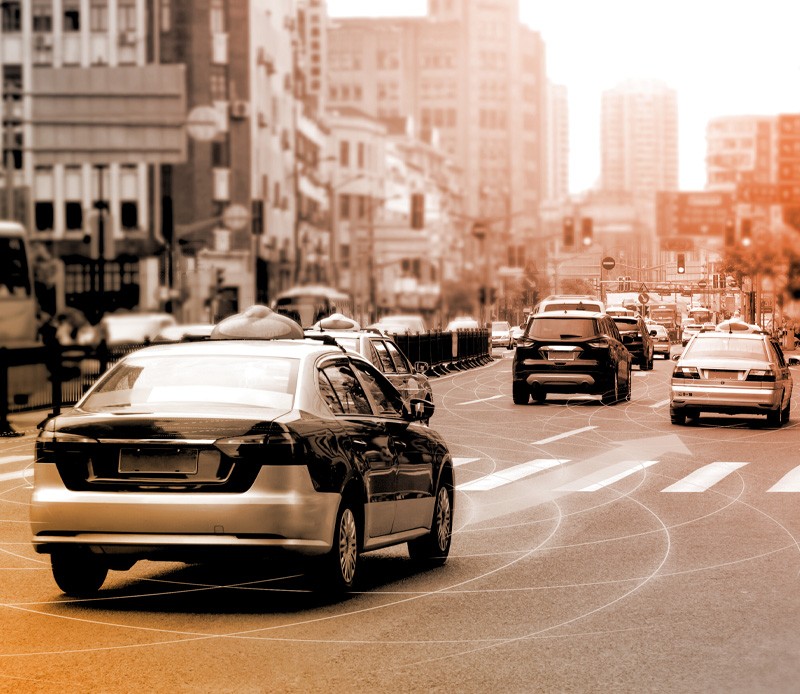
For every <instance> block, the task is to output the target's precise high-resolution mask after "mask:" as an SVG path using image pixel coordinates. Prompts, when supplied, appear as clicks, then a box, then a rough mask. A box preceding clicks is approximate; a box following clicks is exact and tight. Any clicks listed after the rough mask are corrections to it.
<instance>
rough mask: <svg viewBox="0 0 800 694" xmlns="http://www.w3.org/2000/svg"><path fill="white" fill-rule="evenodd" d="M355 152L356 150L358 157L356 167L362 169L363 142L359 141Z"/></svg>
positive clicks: (363, 158) (363, 157)
mask: <svg viewBox="0 0 800 694" xmlns="http://www.w3.org/2000/svg"><path fill="white" fill-rule="evenodd" d="M357 152H358V154H357V157H358V168H359V169H363V168H364V160H365V156H364V143H363V142H359V143H358V149H357Z"/></svg>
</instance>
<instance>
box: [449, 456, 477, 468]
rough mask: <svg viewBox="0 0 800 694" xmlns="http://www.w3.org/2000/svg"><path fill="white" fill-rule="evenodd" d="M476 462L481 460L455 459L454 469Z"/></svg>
mask: <svg viewBox="0 0 800 694" xmlns="http://www.w3.org/2000/svg"><path fill="white" fill-rule="evenodd" d="M476 460H480V458H453V467H458V466H459V465H468V464H469V463H474V462H475V461H476Z"/></svg>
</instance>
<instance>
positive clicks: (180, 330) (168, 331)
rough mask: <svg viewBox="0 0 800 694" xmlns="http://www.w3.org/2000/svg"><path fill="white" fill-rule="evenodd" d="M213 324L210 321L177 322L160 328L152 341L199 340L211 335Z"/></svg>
mask: <svg viewBox="0 0 800 694" xmlns="http://www.w3.org/2000/svg"><path fill="white" fill-rule="evenodd" d="M213 329H214V326H213V325H211V324H210V323H179V324H178V325H168V326H167V327H166V328H162V329H161V332H159V333H158V335H156V336H155V337H154V338H153V342H180V341H181V340H183V341H188V340H200V339H203V338H205V337H208V336H209V335H211V331H212V330H213Z"/></svg>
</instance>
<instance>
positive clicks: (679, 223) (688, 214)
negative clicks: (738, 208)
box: [657, 191, 735, 237]
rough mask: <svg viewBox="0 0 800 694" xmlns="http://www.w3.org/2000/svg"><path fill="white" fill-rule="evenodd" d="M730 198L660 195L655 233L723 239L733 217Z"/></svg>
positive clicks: (705, 193)
mask: <svg viewBox="0 0 800 694" xmlns="http://www.w3.org/2000/svg"><path fill="white" fill-rule="evenodd" d="M733 203H734V199H733V195H732V194H731V193H722V192H709V191H698V192H660V193H658V195H657V231H658V235H659V236H662V237H669V236H704V237H708V236H722V235H723V234H724V233H725V224H726V222H728V221H729V220H731V219H733V218H734V217H735V215H734V213H733Z"/></svg>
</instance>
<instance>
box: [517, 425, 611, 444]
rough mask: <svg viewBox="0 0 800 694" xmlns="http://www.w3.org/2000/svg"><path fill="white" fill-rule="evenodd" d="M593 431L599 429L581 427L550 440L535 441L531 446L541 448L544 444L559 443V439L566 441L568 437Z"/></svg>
mask: <svg viewBox="0 0 800 694" xmlns="http://www.w3.org/2000/svg"><path fill="white" fill-rule="evenodd" d="M592 429H597V427H596V426H590V427H581V428H580V429H573V430H572V431H565V432H564V433H563V434H556V435H555V436H551V437H550V438H547V439H539V440H538V441H534V442H533V443H532V444H531V445H532V446H540V445H542V444H544V443H552V442H553V441H558V440H559V439H565V438H567V437H568V436H575V435H576V434H582V433H583V432H584V431H591V430H592Z"/></svg>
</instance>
